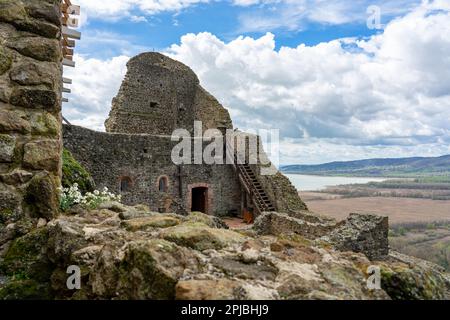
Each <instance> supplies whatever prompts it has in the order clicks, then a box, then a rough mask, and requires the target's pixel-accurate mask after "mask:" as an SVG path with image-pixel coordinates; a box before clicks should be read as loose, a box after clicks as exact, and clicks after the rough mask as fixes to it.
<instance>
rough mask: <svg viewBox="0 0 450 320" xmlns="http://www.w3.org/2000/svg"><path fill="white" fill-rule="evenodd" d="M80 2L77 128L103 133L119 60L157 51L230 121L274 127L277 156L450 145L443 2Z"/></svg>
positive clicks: (414, 151) (400, 152)
mask: <svg viewBox="0 0 450 320" xmlns="http://www.w3.org/2000/svg"><path fill="white" fill-rule="evenodd" d="M73 2H75V1H73ZM78 3H79V4H80V5H81V8H82V16H81V26H80V28H79V30H80V31H81V32H82V35H83V36H82V40H81V41H79V42H78V43H77V47H76V53H77V54H76V57H75V60H76V62H77V67H76V68H75V69H74V70H67V71H66V73H67V74H68V75H70V76H71V77H73V79H74V84H73V85H72V94H71V95H70V97H69V98H70V100H71V101H70V102H69V103H68V104H66V105H65V106H64V108H63V112H64V115H65V116H66V117H67V118H69V119H70V120H71V121H72V122H74V123H76V124H79V125H83V126H87V127H90V128H92V129H96V130H104V128H103V121H104V120H105V118H106V117H107V115H108V112H109V109H110V105H111V99H112V98H113V97H114V96H115V95H116V93H117V90H118V88H119V86H120V83H121V81H122V79H123V76H124V74H125V72H126V67H125V64H126V61H127V60H128V59H129V58H130V57H132V56H134V55H136V54H138V53H141V52H145V51H152V50H155V51H160V52H163V53H166V54H168V55H170V56H171V57H173V58H175V59H178V60H180V61H182V62H183V63H185V64H187V65H189V66H190V67H191V68H192V69H193V70H194V71H195V72H196V73H197V74H198V76H199V78H200V81H201V84H202V85H203V86H204V87H205V88H206V89H207V90H208V91H210V92H211V93H212V94H213V95H215V96H216V97H217V98H218V99H219V101H220V102H221V103H222V104H224V106H226V107H227V108H228V109H229V110H230V112H231V115H232V118H233V122H234V123H235V125H236V126H237V127H239V128H241V129H244V130H245V129H262V128H264V129H279V130H280V135H281V144H280V153H281V155H280V161H281V163H282V164H288V163H321V162H325V161H334V160H353V159H360V158H370V157H404V156H420V155H423V156H435V155H441V154H446V153H450V147H449V144H450V125H449V123H450V121H449V120H450V102H449V101H450V73H449V72H446V71H445V70H449V68H450V59H449V58H448V57H449V56H450V38H449V37H448V36H447V37H445V36H443V35H445V34H447V35H448V34H450V0H435V1H415V0H390V1H383V0H373V1H367V0H359V1H345V0H332V1H324V0H223V1H220V0H110V1H108V5H107V6H105V5H103V4H102V3H101V2H98V1H92V0H78ZM373 6H375V7H373ZM368 9H369V12H368ZM374 9H379V10H380V14H381V15H380V19H381V20H380V22H381V26H380V28H377V29H373V28H368V24H367V23H368V19H369V22H371V21H373V20H372V19H371V13H372V12H374V11H373V10H374Z"/></svg>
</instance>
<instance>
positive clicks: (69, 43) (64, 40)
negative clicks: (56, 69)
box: [61, 35, 75, 48]
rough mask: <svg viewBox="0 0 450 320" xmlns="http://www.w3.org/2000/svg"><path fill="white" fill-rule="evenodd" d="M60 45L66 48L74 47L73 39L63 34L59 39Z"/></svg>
mask: <svg viewBox="0 0 450 320" xmlns="http://www.w3.org/2000/svg"><path fill="white" fill-rule="evenodd" d="M61 42H62V45H63V46H64V47H68V48H74V47H75V40H71V39H69V38H67V37H66V36H64V35H63V37H62V39H61Z"/></svg>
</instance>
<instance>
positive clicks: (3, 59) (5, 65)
mask: <svg viewBox="0 0 450 320" xmlns="http://www.w3.org/2000/svg"><path fill="white" fill-rule="evenodd" d="M11 64H12V56H11V53H9V52H8V51H7V50H5V48H4V47H0V75H2V74H4V73H5V72H6V71H8V70H9V68H10V67H11Z"/></svg>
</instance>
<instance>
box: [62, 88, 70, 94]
mask: <svg viewBox="0 0 450 320" xmlns="http://www.w3.org/2000/svg"><path fill="white" fill-rule="evenodd" d="M62 92H65V93H71V92H72V90H70V89H69V88H63V89H62Z"/></svg>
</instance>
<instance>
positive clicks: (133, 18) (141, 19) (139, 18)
mask: <svg viewBox="0 0 450 320" xmlns="http://www.w3.org/2000/svg"><path fill="white" fill-rule="evenodd" d="M130 20H131V22H136V23H139V22H148V20H147V18H146V17H144V16H131V17H130Z"/></svg>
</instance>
